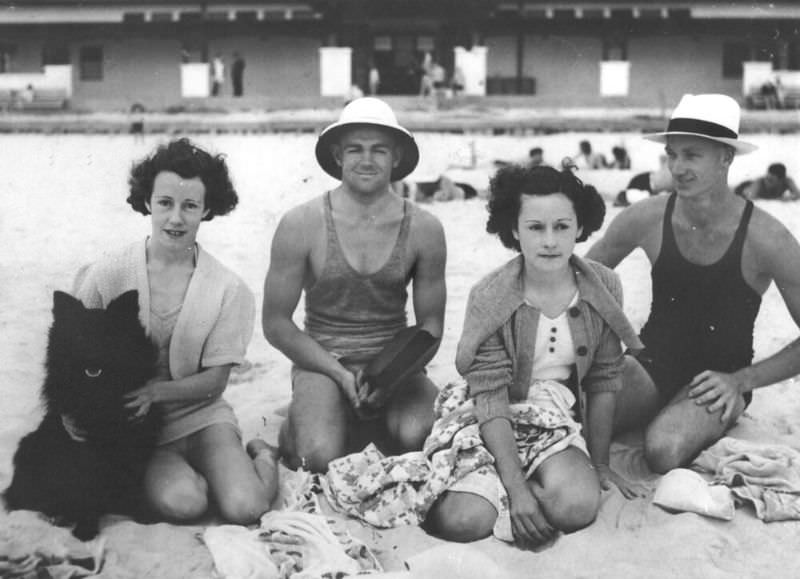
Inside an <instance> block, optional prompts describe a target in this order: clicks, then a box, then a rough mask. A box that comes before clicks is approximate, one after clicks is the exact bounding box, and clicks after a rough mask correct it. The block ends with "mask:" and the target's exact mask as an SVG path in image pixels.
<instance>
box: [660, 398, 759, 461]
mask: <svg viewBox="0 0 800 579" xmlns="http://www.w3.org/2000/svg"><path fill="white" fill-rule="evenodd" d="M687 391H688V389H685V391H684V392H682V393H680V394H678V396H677V397H676V399H674V400H673V401H672V402H671V403H670V404H668V405H667V407H666V408H665V409H664V410H663V411H662V412H661V413H660V414H659V415H658V416H656V418H655V419H654V420H653V422H652V423H650V426H648V428H647V430H646V432H645V439H644V457H645V460H646V461H647V465H648V466H649V467H650V470H652V471H653V472H656V473H658V474H664V473H666V472H668V471H670V470H672V469H674V468H680V467H684V466H687V465H689V464H690V463H691V462H692V461H693V460H694V459H695V457H696V456H697V455H698V454H700V452H701V451H702V450H703V449H705V448H707V447H708V446H710V445H712V444H713V443H714V442H716V441H717V440H719V439H720V438H722V437H723V436H724V435H725V433H726V431H727V430H728V429H730V428H731V427H732V426H733V425H734V424H736V421H737V420H738V417H739V416H740V415H741V414H742V412H744V408H745V401H744V398H743V397H742V396H740V397H739V400H738V401H737V403H736V408H734V411H733V415H732V417H731V418H730V419H729V420H728V422H727V423H725V424H723V423H722V421H721V417H722V409H720V410H717V411H716V412H708V411H707V410H706V408H707V407H706V406H705V405H702V406H698V405H696V404H695V402H694V400H692V399H689V398H688V397H687V394H686V392H687Z"/></svg>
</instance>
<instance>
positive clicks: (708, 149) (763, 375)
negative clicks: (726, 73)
mask: <svg viewBox="0 0 800 579" xmlns="http://www.w3.org/2000/svg"><path fill="white" fill-rule="evenodd" d="M739 119H740V109H739V105H738V103H737V102H736V101H735V100H733V99H732V98H730V97H728V96H725V95H720V94H700V95H684V97H683V98H682V99H681V101H680V102H679V103H678V106H677V107H676V108H675V109H674V111H673V113H672V116H671V118H670V121H669V125H668V127H667V130H666V131H664V132H662V133H657V134H654V135H648V136H646V137H645V138H647V139H649V140H652V141H656V142H658V143H663V144H664V145H665V151H666V154H667V157H668V166H669V170H670V172H671V174H672V180H673V190H674V192H673V193H672V194H671V195H668V196H658V197H652V198H649V199H645V200H643V201H641V202H639V203H635V204H633V205H632V206H631V207H629V208H627V209H625V210H624V211H622V212H621V213H620V214H619V215H618V216H617V217H616V218H615V219H614V220H613V221H612V222H611V224H610V225H609V227H608V230H607V231H606V233H605V235H604V236H603V238H602V239H600V240H599V241H598V242H597V243H596V244H595V245H594V246H593V247H592V248H591V249H590V250H589V252H588V254H587V256H588V257H590V258H592V259H595V260H598V261H600V262H602V263H604V264H606V265H608V266H611V267H616V265H617V264H619V263H620V262H621V261H622V260H623V259H624V258H625V257H626V256H627V255H628V254H629V253H631V252H632V251H633V250H634V249H636V248H641V249H642V250H644V253H645V254H646V255H647V257H648V259H649V260H650V264H651V266H652V290H653V291H652V294H653V298H652V304H651V310H650V317H649V318H648V320H647V322H646V323H645V325H644V326H643V328H642V330H641V336H640V337H641V339H642V342H643V343H644V344H645V349H644V350H642V351H641V352H638V353H636V354H635V356H634V355H629V356H626V364H625V374H624V376H623V390H622V391H620V393H619V395H618V398H617V410H616V417H615V422H616V427H617V430H624V429H626V428H630V427H637V426H642V425H646V431H645V458H646V459H647V461H648V463H649V465H650V467H651V468H652V469H653V470H654V471H656V472H661V473H663V472H666V471H668V470H670V469H672V468H676V467H680V466H683V465H686V464H688V463H690V462H691V461H692V460H693V459H694V457H695V456H696V455H697V454H698V453H699V452H700V451H701V450H703V449H704V448H705V447H707V446H709V445H711V444H712V443H714V442H716V441H717V440H718V439H719V438H721V437H722V436H723V435H724V434H725V432H726V431H727V429H728V428H730V427H731V426H732V425H733V424H734V423H735V422H736V420H737V419H738V417H739V416H740V415H741V414H742V412H743V411H744V409H745V408H746V407H747V405H748V404H749V403H750V399H751V397H752V392H753V390H755V389H757V388H761V387H763V386H768V385H770V384H773V383H775V382H779V381H781V380H785V379H786V378H789V377H791V376H794V375H796V374H797V373H798V372H800V340H795V341H793V342H792V343H791V344H789V345H787V346H786V347H785V348H783V349H782V350H780V351H778V352H776V353H773V354H772V355H770V356H769V357H767V358H765V359H763V360H760V361H758V362H755V363H753V329H754V322H755V319H756V315H757V314H758V310H759V307H760V305H761V296H762V295H763V294H764V292H765V291H766V290H767V288H768V287H769V286H770V284H771V283H773V282H774V283H775V284H776V286H777V287H778V290H779V291H780V293H781V295H782V297H783V300H784V302H785V304H786V307H787V309H788V310H789V313H790V314H791V316H792V318H793V319H794V320H795V322H798V323H800V245H798V242H797V240H796V239H795V238H794V237H793V236H792V234H791V233H790V232H789V231H788V230H787V229H786V227H784V226H783V224H781V223H780V222H779V221H778V220H777V219H775V218H774V217H772V216H771V215H769V214H768V213H766V212H764V211H762V210H761V209H759V208H758V207H755V206H754V205H753V203H752V202H751V201H748V200H745V199H743V198H741V197H739V196H737V195H735V194H734V193H733V192H732V191H731V189H730V187H729V186H728V170H729V168H730V166H731V163H733V162H735V160H736V157H737V156H738V155H741V154H745V153H749V152H751V151H753V150H754V149H755V148H756V147H755V146H754V145H752V144H750V143H747V142H745V141H742V140H740V139H739Z"/></svg>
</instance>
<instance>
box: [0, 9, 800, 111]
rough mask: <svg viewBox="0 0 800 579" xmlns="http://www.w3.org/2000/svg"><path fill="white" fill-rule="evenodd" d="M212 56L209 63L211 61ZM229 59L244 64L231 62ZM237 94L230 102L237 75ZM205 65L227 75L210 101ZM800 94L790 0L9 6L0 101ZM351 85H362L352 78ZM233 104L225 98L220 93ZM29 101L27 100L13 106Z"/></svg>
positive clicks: (671, 98)
mask: <svg viewBox="0 0 800 579" xmlns="http://www.w3.org/2000/svg"><path fill="white" fill-rule="evenodd" d="M215 59H216V60H217V63H216V65H215V64H213V62H214V61H215ZM237 60H238V62H237ZM236 69H239V70H240V71H241V74H240V80H241V85H242V89H241V95H236V96H234V94H233V87H234V84H236V83H235V80H236V79H235V78H234V77H235V76H236V75H235V74H232V73H233V72H234V70H236ZM215 72H216V73H217V74H218V75H221V76H220V80H222V83H221V88H220V91H219V93H218V96H212V88H211V87H212V81H213V76H214V74H215ZM766 83H772V84H773V85H775V84H777V87H778V91H779V94H780V93H781V92H784V93H786V94H788V95H789V96H792V95H794V94H797V95H800V5H799V4H798V3H797V2H789V1H784V2H783V3H781V2H768V1H751V0H749V1H747V2H739V1H733V2H703V1H702V0H701V1H698V2H675V1H661V2H659V1H652V0H651V1H647V0H639V1H638V2H636V1H633V2H625V1H610V0H609V1H597V0H583V1H579V2H542V1H536V0H533V1H526V0H518V1H517V0H513V1H511V0H307V1H300V0H285V1H271V0H266V1H265V0H261V1H255V0H239V1H235V2H224V1H214V0H210V1H207V2H198V1H189V0H171V1H170V0H167V1H158V0H151V1H149V2H148V1H144V0H80V1H77V0H14V1H13V2H9V3H5V4H3V5H2V6H0V101H2V100H3V94H6V95H7V98H10V99H12V100H14V99H15V100H16V101H20V100H21V99H22V100H25V99H30V98H32V97H30V96H26V94H25V90H26V89H27V90H30V89H32V90H33V91H34V93H35V92H36V91H40V92H43V91H49V92H48V94H49V95H50V96H52V93H53V91H62V92H63V94H64V95H65V98H66V99H68V102H69V104H70V106H71V107H72V108H76V109H81V108H103V107H126V108H127V107H130V106H131V105H132V104H133V103H140V104H141V105H142V106H143V107H145V108H146V109H149V110H151V109H168V108H170V107H175V108H180V107H182V106H187V103H192V105H193V106H194V107H198V106H207V107H209V108H213V107H214V106H215V103H217V104H219V103H222V102H223V101H225V102H226V103H228V101H230V99H243V100H242V101H240V102H250V103H254V104H258V105H259V106H261V105H264V104H265V103H267V104H269V103H275V104H277V105H281V106H287V105H293V104H302V103H313V102H316V101H318V100H319V99H320V98H321V97H323V98H324V97H336V98H347V96H348V95H349V94H353V93H354V92H357V91H361V92H364V93H370V92H375V93H377V94H379V95H381V94H383V95H417V94H420V93H428V92H429V91H430V92H431V93H432V94H434V95H438V96H439V98H446V97H448V96H450V95H451V94H452V93H453V92H455V93H456V94H458V93H463V94H466V95H474V96H479V97H480V96H484V95H489V96H491V95H507V96H508V97H510V98H512V97H513V98H518V99H520V100H523V99H524V100H525V102H526V103H527V104H528V105H532V106H543V107H553V106H565V107H597V106H604V107H607V106H614V107H617V106H618V107H654V106H670V105H671V104H672V103H674V102H676V101H677V100H678V98H679V97H680V95H682V94H683V93H686V92H722V93H726V94H730V95H732V96H735V97H738V98H740V99H741V100H742V101H743V102H744V101H745V99H746V97H747V96H748V95H751V94H752V95H758V94H759V93H760V92H761V88H762V86H763V85H764V84H766ZM354 87H358V88H354ZM228 104H229V103H228ZM23 105H24V103H23Z"/></svg>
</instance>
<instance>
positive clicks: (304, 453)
mask: <svg viewBox="0 0 800 579" xmlns="http://www.w3.org/2000/svg"><path fill="white" fill-rule="evenodd" d="M346 453H347V448H346V446H345V445H344V444H342V443H340V442H338V441H335V440H332V439H331V438H329V437H324V436H321V435H315V436H298V437H297V439H296V440H295V441H294V449H293V452H290V453H288V456H287V459H288V462H289V466H291V467H293V468H300V467H302V468H304V469H306V470H309V471H311V472H320V473H322V472H326V471H327V470H328V463H329V462H330V461H332V460H334V459H336V458H339V457H340V456H344V455H345V454H346Z"/></svg>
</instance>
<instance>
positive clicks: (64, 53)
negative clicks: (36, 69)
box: [42, 42, 70, 66]
mask: <svg viewBox="0 0 800 579" xmlns="http://www.w3.org/2000/svg"><path fill="white" fill-rule="evenodd" d="M48 64H70V60H69V46H67V44H66V43H65V42H59V43H49V44H45V45H44V48H43V49H42V66H47V65H48Z"/></svg>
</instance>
